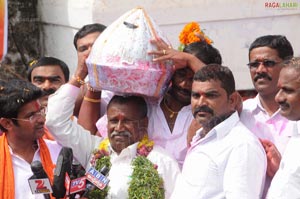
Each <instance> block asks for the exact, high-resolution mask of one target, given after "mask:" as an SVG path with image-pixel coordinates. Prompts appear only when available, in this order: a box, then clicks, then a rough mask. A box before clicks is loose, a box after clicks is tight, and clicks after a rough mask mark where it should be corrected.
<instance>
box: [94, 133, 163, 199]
mask: <svg viewBox="0 0 300 199" xmlns="http://www.w3.org/2000/svg"><path fill="white" fill-rule="evenodd" d="M108 145H109V141H108V139H105V140H103V141H102V142H101V143H100V145H99V149H96V150H95V151H94V152H93V158H92V160H91V164H92V166H94V167H95V168H96V170H98V171H100V169H101V168H102V167H103V166H106V167H108V168H109V169H110V167H111V162H110V156H109V153H108ZM153 145H154V143H153V141H149V140H148V137H147V136H145V137H144V138H143V139H142V140H141V141H140V143H139V144H138V147H137V157H136V158H134V159H133V160H132V162H131V165H132V166H133V172H132V175H131V181H130V182H129V188H128V196H129V199H153V198H155V199H164V198H165V190H164V183H163V179H162V178H161V177H160V175H159V174H158V172H157V165H154V164H153V163H152V162H151V161H150V160H148V159H147V156H148V154H149V153H150V152H151V150H152V149H153ZM108 191H109V186H106V187H105V188H104V189H103V190H100V189H96V190H93V191H91V192H90V193H89V195H88V198H90V199H99V198H105V197H106V196H107V194H108Z"/></svg>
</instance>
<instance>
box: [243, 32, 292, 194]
mask: <svg viewBox="0 0 300 199" xmlns="http://www.w3.org/2000/svg"><path fill="white" fill-rule="evenodd" d="M293 53H294V51H293V47H292V45H291V43H290V42H289V41H288V40H287V38H286V37H285V36H283V35H265V36H261V37H258V38H257V39H255V41H254V42H253V43H252V44H251V45H250V48H249V63H248V67H249V72H250V75H251V79H252V82H253V85H254V87H255V90H256V91H257V92H258V95H257V96H256V97H255V98H253V99H248V100H246V101H244V103H243V110H242V112H241V114H240V118H241V121H242V122H243V124H244V125H245V126H246V127H247V128H248V129H249V130H250V131H251V132H252V133H253V134H254V135H256V136H257V137H258V138H260V139H261V142H262V144H263V145H264V146H265V147H267V146H268V143H269V142H272V143H274V144H275V146H276V147H277V148H278V150H279V153H278V156H280V155H282V154H283V152H284V150H285V147H286V145H287V143H288V141H289V139H290V137H291V136H292V130H293V125H292V123H291V122H290V121H289V120H288V119H286V118H285V117H283V116H282V115H280V113H279V106H278V104H277V102H276V101H275V95H276V93H277V92H278V88H277V82H278V77H279V73H280V71H281V69H282V67H283V61H284V60H286V59H288V58H291V57H292V56H293ZM278 158H279V157H278ZM273 176H274V171H273V170H271V169H268V170H267V178H266V183H265V190H264V196H265V194H266V193H267V190H268V188H269V186H270V182H271V180H272V178H273Z"/></svg>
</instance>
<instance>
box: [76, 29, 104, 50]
mask: <svg viewBox="0 0 300 199" xmlns="http://www.w3.org/2000/svg"><path fill="white" fill-rule="evenodd" d="M100 34H101V33H100V32H93V33H89V34H87V35H85V36H84V37H82V38H80V39H78V40H77V46H78V47H79V46H81V45H85V44H88V43H94V41H95V40H96V39H97V38H98V36H99V35H100Z"/></svg>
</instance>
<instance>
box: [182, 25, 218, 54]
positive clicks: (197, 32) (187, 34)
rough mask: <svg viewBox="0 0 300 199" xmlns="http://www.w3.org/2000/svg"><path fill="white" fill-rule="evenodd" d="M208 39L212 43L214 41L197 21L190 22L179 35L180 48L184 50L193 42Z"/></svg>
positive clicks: (207, 41)
mask: <svg viewBox="0 0 300 199" xmlns="http://www.w3.org/2000/svg"><path fill="white" fill-rule="evenodd" d="M203 40H204V41H206V43H208V44H211V43H213V41H212V40H211V39H210V38H208V37H207V36H206V35H205V34H204V32H203V31H202V30H201V29H200V25H199V24H198V23H196V22H191V23H188V24H186V25H185V26H184V28H183V30H182V31H181V33H180V35H179V41H180V43H181V44H180V46H179V50H181V51H182V50H183V48H184V47H185V46H186V45H188V44H190V43H193V42H197V41H203Z"/></svg>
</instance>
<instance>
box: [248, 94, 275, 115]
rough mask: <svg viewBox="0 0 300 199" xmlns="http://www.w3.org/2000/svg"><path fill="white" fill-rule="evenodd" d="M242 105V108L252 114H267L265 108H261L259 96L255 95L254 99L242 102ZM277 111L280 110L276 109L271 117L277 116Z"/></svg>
mask: <svg viewBox="0 0 300 199" xmlns="http://www.w3.org/2000/svg"><path fill="white" fill-rule="evenodd" d="M243 105H244V106H243V107H246V109H248V110H249V111H250V112H252V113H253V112H255V111H262V112H263V113H265V115H268V113H267V112H266V110H265V108H264V107H263V106H262V104H261V102H260V100H259V95H256V97H255V98H252V99H247V100H246V101H244V102H243ZM279 111H280V110H279V109H278V110H277V111H276V112H275V113H274V114H273V115H272V116H271V117H275V116H277V115H279V114H280V113H279Z"/></svg>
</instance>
